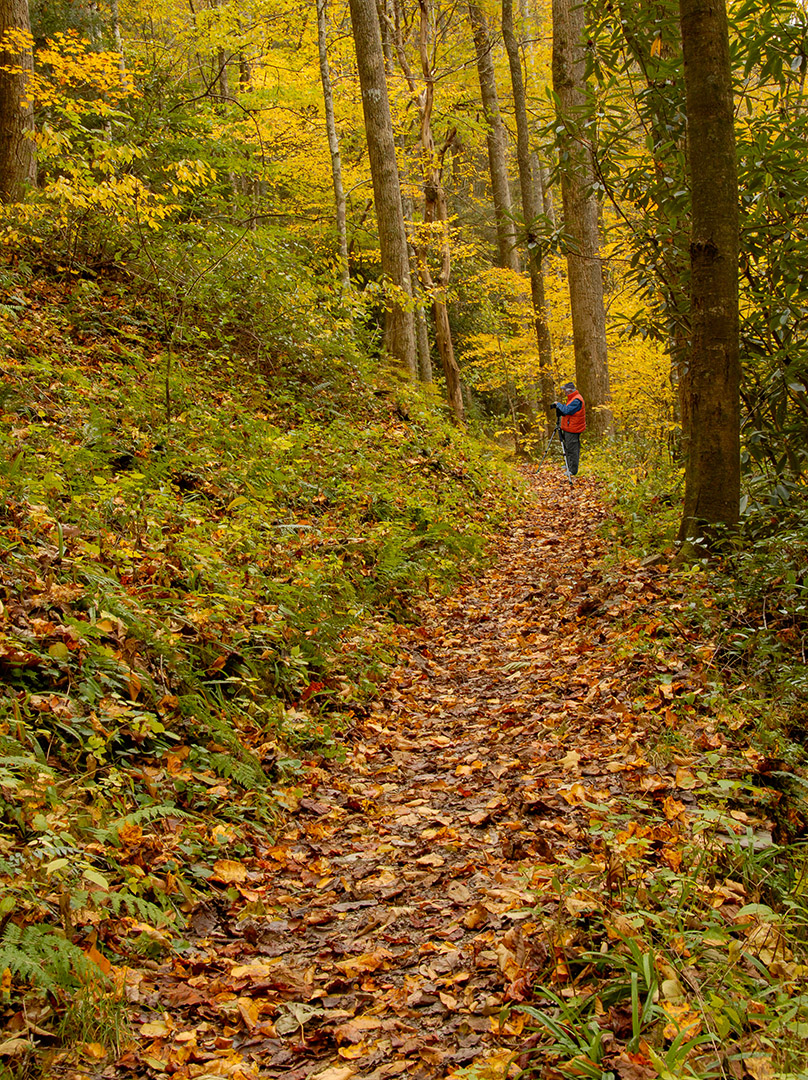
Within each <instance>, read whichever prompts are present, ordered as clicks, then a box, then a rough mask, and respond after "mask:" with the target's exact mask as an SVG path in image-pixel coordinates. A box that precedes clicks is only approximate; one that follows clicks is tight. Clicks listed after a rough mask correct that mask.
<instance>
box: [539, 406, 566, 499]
mask: <svg viewBox="0 0 808 1080" xmlns="http://www.w3.org/2000/svg"><path fill="white" fill-rule="evenodd" d="M556 435H558V441H559V442H560V443H561V453H562V455H563V457H564V472H565V473H566V474H567V479H568V480H569V482H570V486H572V473H571V472H570V466H569V462H568V461H567V448H566V446H565V445H564V440H563V439H562V438H561V421H560V420H559V419H558V417H557V416H556V422H555V427H554V428H553V433H552V435H551V436H550V441H549V442H548V443H547V449H546V450H545V451H544V457H543V458H542V459H541V461H540V462H539V467H538V469H537V470H536V472H540V471H541V467H542V465H543V464H544V462H545V461H546V460H547V455H548V454H549V453H550V447H551V446H552V445H553V440H554V439H555V437H556Z"/></svg>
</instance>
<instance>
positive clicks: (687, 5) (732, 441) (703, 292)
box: [679, 0, 741, 549]
mask: <svg viewBox="0 0 808 1080" xmlns="http://www.w3.org/2000/svg"><path fill="white" fill-rule="evenodd" d="M679 15H680V22H681V28H682V52H683V56H684V71H685V94H686V98H687V140H688V159H689V161H690V172H691V178H690V179H691V198H692V227H691V234H690V267H691V311H692V314H691V319H692V335H691V340H690V349H689V363H688V390H689V398H690V406H691V416H690V438H689V441H688V445H687V447H686V450H685V502H684V509H683V513H682V523H681V527H680V530H679V538H680V540H682V541H684V542H685V548H686V549H687V548H688V547H694V546H695V547H697V548H698V547H703V546H704V545H699V544H697V543H696V540H697V538H699V537H704V538H705V540H706V545H707V546H708V547H709V544H710V541H711V539H713V538H714V534H715V533H716V532H717V531H718V530H717V529H716V526H729V527H732V526H734V525H736V524H737V522H738V516H739V504H740V486H741V466H740V360H739V337H738V334H739V331H738V175H737V162H736V153H735V129H734V122H733V103H732V78H731V68H730V57H729V33H728V29H727V11H726V5H725V2H724V0H679ZM694 163H696V164H695V167H694ZM705 163H709V167H705Z"/></svg>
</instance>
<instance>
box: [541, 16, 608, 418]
mask: <svg viewBox="0 0 808 1080" xmlns="http://www.w3.org/2000/svg"><path fill="white" fill-rule="evenodd" d="M585 34H586V17H585V9H584V4H583V2H582V0H553V90H554V91H555V95H556V103H557V108H558V112H559V125H558V128H557V130H558V139H559V143H560V146H559V150H560V161H561V199H562V206H563V213H564V231H565V232H566V233H567V234H568V236H569V237H570V240H571V243H570V245H569V246H568V249H567V276H568V279H569V289H570V310H571V313H572V339H573V347H574V349H575V377H576V380H577V383H578V388H579V390H580V391H581V393H582V394H583V396H584V398H585V400H586V403H587V406H588V410H589V427H590V429H591V430H592V431H593V432H594V433H595V434H597V435H604V434H608V433H609V432H610V431H611V430H612V412H611V408H610V406H609V368H608V364H607V355H606V309H605V305H604V302H603V273H602V268H601V260H600V234H599V230H598V200H597V195H596V192H595V168H594V162H593V156H592V147H591V144H590V143H589V142H588V141H587V134H586V132H587V121H588V119H589V118H590V117H591V103H590V100H589V96H588V94H587V91H586V78H585V75H586V59H585V54H584V42H585Z"/></svg>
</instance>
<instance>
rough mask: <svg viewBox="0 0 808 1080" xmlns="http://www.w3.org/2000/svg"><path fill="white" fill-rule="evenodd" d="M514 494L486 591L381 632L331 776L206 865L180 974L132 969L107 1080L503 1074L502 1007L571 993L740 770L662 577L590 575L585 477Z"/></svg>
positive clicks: (507, 1042) (695, 648) (701, 647)
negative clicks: (609, 828) (675, 632)
mask: <svg viewBox="0 0 808 1080" xmlns="http://www.w3.org/2000/svg"><path fill="white" fill-rule="evenodd" d="M529 479H530V483H531V485H532V487H533V488H534V492H535V499H534V506H533V510H532V512H531V513H530V514H529V515H528V516H527V517H526V518H525V520H522V521H519V522H515V523H513V526H512V528H511V529H510V531H509V532H508V533H507V534H506V535H504V536H503V537H502V538H501V539H500V541H499V552H498V558H497V560H496V562H495V563H494V565H493V566H492V567H491V568H490V570H489V571H488V572H486V573H485V574H483V575H482V576H480V577H478V578H476V579H475V580H469V581H467V582H465V583H464V584H463V585H462V586H461V587H460V588H458V589H457V590H456V591H455V593H454V594H453V595H451V596H448V597H440V598H434V599H431V600H428V601H424V602H422V603H421V604H420V605H419V607H418V609H417V619H418V621H417V622H416V623H411V624H409V625H408V626H406V627H403V628H401V630H400V645H401V656H400V662H399V665H398V667H397V668H396V669H395V670H394V671H393V672H392V674H391V676H390V678H389V681H388V682H387V684H386V685H385V686H384V687H382V688H381V691H380V695H379V698H378V700H377V701H376V702H375V704H374V706H373V709H372V710H371V711H370V713H369V714H368V715H367V716H365V717H364V718H357V720H356V722H355V725H354V726H353V729H352V730H351V731H350V733H349V736H348V751H347V756H346V758H345V760H344V761H343V762H327V763H323V764H322V766H321V767H319V768H318V769H315V771H314V773H313V774H312V775H311V776H310V778H309V780H308V781H307V783H306V785H304V786H303V787H301V788H298V789H295V790H289V791H288V792H287V797H288V806H287V810H288V812H289V816H288V819H287V822H286V824H285V825H284V827H283V829H282V830H281V831H280V833H279V835H278V838H277V841H276V843H275V844H274V846H272V847H266V846H258V847H257V848H256V850H255V857H254V858H249V857H248V858H244V859H241V860H227V859H222V860H220V862H219V863H217V864H216V873H215V875H214V880H216V877H217V876H218V878H219V881H220V887H221V891H222V897H221V902H220V903H217V904H209V905H207V906H205V907H204V908H200V909H197V910H196V911H195V912H194V913H193V915H192V916H191V928H192V936H191V948H190V951H189V952H188V953H187V955H186V956H185V957H184V958H183V959H181V960H177V959H174V960H172V961H171V962H166V963H158V962H154V963H152V965H151V966H149V965H146V966H145V967H144V968H143V969H142V970H140V971H135V970H131V971H130V972H129V974H128V986H127V993H128V997H129V1000H130V1002H131V1005H132V1009H133V1017H134V1021H135V1023H134V1028H135V1033H136V1035H137V1041H136V1045H135V1048H133V1049H131V1050H129V1051H128V1052H127V1053H126V1054H125V1055H124V1056H123V1058H122V1059H121V1060H119V1062H118V1063H117V1065H116V1066H112V1067H110V1066H109V1065H107V1069H106V1074H107V1075H114V1076H120V1075H132V1074H133V1073H132V1072H130V1071H128V1070H133V1071H134V1073H135V1074H140V1075H142V1074H143V1071H145V1072H147V1073H149V1074H152V1075H158V1074H159V1073H160V1072H161V1071H166V1072H168V1073H169V1074H172V1075H174V1076H180V1077H185V1076H188V1077H204V1076H222V1075H228V1076H233V1077H236V1078H242V1080H247V1078H253V1077H255V1078H258V1077H262V1078H263V1077H266V1078H271V1077H278V1078H280V1077H284V1078H286V1080H303V1078H308V1077H320V1078H321V1080H349V1078H352V1077H356V1078H358V1080H383V1078H386V1077H394V1076H399V1075H406V1076H413V1077H423V1078H432V1077H446V1076H452V1075H455V1074H460V1075H475V1076H488V1075H490V1076H505V1075H507V1074H508V1070H509V1069H511V1071H513V1069H514V1068H516V1066H517V1064H520V1063H521V1064H524V1061H525V1057H524V1053H523V1051H524V1047H525V1045H526V1044H527V1040H528V1035H529V1032H528V1030H527V1029H526V1027H525V1015H524V1013H523V1012H520V1011H519V1009H518V1008H516V1007H517V1006H519V1005H520V1004H521V1003H525V1002H530V1001H531V1000H533V996H534V988H535V987H536V986H537V985H541V984H544V985H548V986H552V987H554V988H555V990H556V992H559V993H564V992H565V988H566V987H569V986H570V985H571V984H572V982H574V980H575V979H577V978H579V976H580V971H581V967H580V965H579V967H578V968H577V969H576V970H577V971H578V973H579V974H576V973H575V970H574V961H575V958H576V956H577V955H578V954H579V953H581V952H582V951H583V948H584V946H585V945H587V944H588V945H590V946H591V941H590V940H587V933H588V931H587V925H586V924H587V919H588V918H589V916H591V915H593V914H594V913H596V912H599V913H600V915H601V916H603V918H602V919H600V918H599V921H598V925H600V926H601V927H603V926H604V925H605V926H606V928H607V930H608V932H609V934H613V935H614V936H615V937H616V936H617V935H618V934H619V933H620V929H621V922H620V920H621V918H623V920H624V922H625V916H621V903H620V895H621V890H622V889H623V888H625V887H626V884H627V882H628V881H629V879H630V878H631V875H632V873H634V871H632V870H631V867H632V865H634V864H637V865H641V864H642V861H643V860H646V861H648V860H653V864H654V865H655V866H659V867H662V868H667V869H669V870H670V871H671V872H675V871H677V870H678V869H679V868H680V866H681V860H682V850H683V845H684V843H685V841H686V838H687V835H688V833H689V824H688V823H689V819H690V814H691V810H692V809H693V808H695V807H696V806H697V800H698V798H699V789H700V788H701V787H702V785H703V784H704V783H706V782H707V781H706V778H707V775H708V772H705V771H704V770H708V771H709V772H710V775H714V773H715V770H716V769H718V770H719V771H721V772H722V774H723V775H725V776H730V775H731V774H732V773H733V770H737V768H738V766H737V756H736V761H735V764H733V761H732V760H731V759H732V758H733V756H734V755H733V753H731V752H730V750H729V748H728V747H727V745H726V744H725V739H724V737H723V736H722V735H721V734H720V733H719V730H720V726H719V719H718V718H716V716H715V715H714V711H713V710H712V709H711V708H710V707H709V706H702V705H700V698H701V697H702V696H703V694H704V685H705V678H704V671H705V669H706V666H707V665H709V662H710V659H711V656H712V647H711V646H710V644H709V643H708V642H704V641H699V640H698V639H697V636H696V634H695V633H693V632H691V631H689V630H688V629H687V625H686V620H685V619H684V617H682V619H680V620H678V622H677V618H676V610H677V605H678V604H680V602H681V596H682V592H681V584H677V581H676V578H675V577H674V576H671V575H669V574H668V571H667V568H666V567H664V566H662V567H660V566H653V565H645V566H643V565H641V564H639V563H637V562H631V563H628V564H625V565H623V566H621V567H619V568H613V567H612V568H609V569H608V571H607V570H606V569H605V568H604V566H603V565H602V564H601V562H600V560H601V558H602V556H603V554H604V549H605V542H604V540H603V539H601V538H600V536H599V534H598V527H599V526H600V525H601V523H602V521H603V519H604V518H605V516H606V514H607V511H606V510H605V509H604V508H603V507H602V505H601V504H600V503H599V501H598V494H597V486H596V484H595V483H594V482H593V481H591V480H586V479H584V480H583V481H582V482H580V483H578V484H577V485H576V487H575V488H574V490H572V491H571V492H570V491H568V490H567V487H566V485H565V483H564V481H563V479H562V478H561V477H560V475H559V474H558V473H557V472H555V471H554V470H549V469H546V470H544V471H543V472H542V473H541V474H540V475H538V476H537V475H535V474H532V475H531V476H530V478H529ZM681 606H684V605H683V604H682V605H681ZM671 620H673V623H672V621H671ZM671 625H674V626H675V625H678V626H679V627H680V630H681V633H680V636H679V638H678V639H676V638H674V637H671V636H670V634H671ZM674 728H676V729H678V733H679V744H678V747H677V746H676V745H674V746H673V748H672V750H671V752H670V753H668V754H660V753H659V752H657V751H651V750H650V749H649V746H650V743H651V742H652V741H658V737H659V735H660V732H664V731H665V730H673V729H674ZM683 732H684V734H683ZM652 735H653V739H652V738H651V736H652ZM610 815H611V818H610V817H609V816H610ZM607 819H608V820H617V821H618V823H619V830H618V831H617V832H616V834H615V832H614V831H613V832H612V834H610V835H611V836H612V840H611V842H606V840H604V835H605V834H604V830H603V828H602V827H601V826H602V824H603V822H604V821H606V820H607ZM736 819H737V821H738V822H742V823H743V827H746V826H747V825H748V823H749V822H750V821H751V818H750V817H749V816H748V815H747V814H746V813H745V812H742V811H737V812H736ZM730 820H732V819H730ZM725 827H726V826H723V825H722V828H725ZM741 827H742V826H741V825H740V824H739V825H738V828H739V829H740V828H741ZM730 828H731V826H730ZM615 835H616V837H617V838H616V839H615ZM632 860H634V862H632ZM638 860H639V862H638ZM576 875H577V876H576ZM587 875H588V883H589V884H588V887H585V884H584V885H582V881H583V882H584V883H585V882H586V880H587ZM739 888H740V889H741V892H742V886H739ZM730 900H732V901H733V902H736V910H737V903H742V902H743V897H742V895H732V894H731V891H730V893H728V894H727V898H726V899H725V900H724V901H722V900H721V899H720V898H719V900H718V901H715V899H714V898H713V899H712V900H709V899H705V905H708V906H709V905H712V907H713V908H715V907H716V906H719V907H720V904H721V903H722V902H726V903H729V902H730ZM615 927H616V929H615ZM624 929H627V931H629V932H630V928H626V927H624ZM612 1028H613V1030H615V1031H617V1030H618V1028H619V1024H612ZM618 1035H619V1031H618ZM618 1042H619V1039H618ZM635 1049H636V1046H635ZM619 1051H621V1046H619V1045H616V1046H615V1047H614V1051H613V1052H614V1054H615V1055H617V1056H616V1057H615V1061H618V1060H623V1063H624V1070H623V1071H622V1072H620V1071H619V1075H621V1076H622V1075H627V1076H628V1075H636V1076H640V1075H656V1074H655V1073H654V1072H653V1070H651V1071H649V1072H646V1073H644V1074H643V1073H642V1072H635V1073H631V1072H630V1071H628V1072H626V1071H625V1070H626V1069H629V1067H630V1066H631V1067H633V1068H635V1069H637V1068H639V1067H640V1066H638V1065H636V1064H635V1065H631V1061H634V1062H635V1063H636V1062H637V1061H640V1060H641V1055H637V1054H634V1056H633V1058H631V1060H630V1058H629V1057H628V1056H626V1055H625V1054H623V1056H622V1059H620V1058H619V1054H618V1052H619ZM520 1054H522V1057H521V1058H520V1057H519V1055H520ZM626 1062H628V1063H629V1064H626ZM155 1070H156V1071H155ZM464 1070H465V1072H464ZM542 1075H545V1074H542ZM546 1075H548V1076H549V1075H554V1074H553V1073H551V1072H549V1071H548V1072H547V1073H546Z"/></svg>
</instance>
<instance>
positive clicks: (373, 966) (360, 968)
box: [334, 949, 393, 979]
mask: <svg viewBox="0 0 808 1080" xmlns="http://www.w3.org/2000/svg"><path fill="white" fill-rule="evenodd" d="M392 957H393V954H392V953H391V952H389V951H388V950H387V949H377V950H376V951H375V952H371V953H361V954H360V955H359V956H352V957H351V958H350V959H349V960H340V961H339V963H337V964H335V965H334V966H335V967H338V968H339V969H340V970H341V971H343V972H344V973H345V974H346V975H347V977H348V978H349V979H355V978H356V977H357V976H358V975H364V974H365V973H366V972H369V971H378V970H379V968H380V967H381V966H382V965H383V964H384V963H385V962H386V961H387V960H391V959H392Z"/></svg>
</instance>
